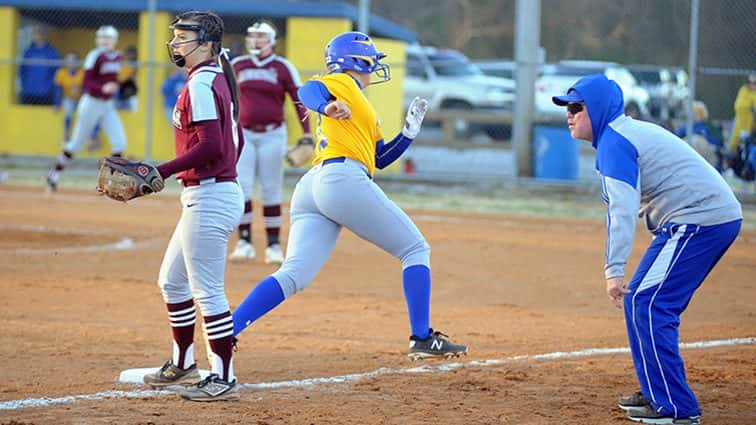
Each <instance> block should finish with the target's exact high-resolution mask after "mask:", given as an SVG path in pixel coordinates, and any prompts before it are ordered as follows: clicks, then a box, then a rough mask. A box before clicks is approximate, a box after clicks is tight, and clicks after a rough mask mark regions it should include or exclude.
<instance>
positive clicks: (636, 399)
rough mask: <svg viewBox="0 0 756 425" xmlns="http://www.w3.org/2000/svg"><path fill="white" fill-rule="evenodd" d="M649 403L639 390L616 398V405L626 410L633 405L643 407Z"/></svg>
mask: <svg viewBox="0 0 756 425" xmlns="http://www.w3.org/2000/svg"><path fill="white" fill-rule="evenodd" d="M649 404H651V400H649V399H647V398H646V397H645V396H644V395H643V393H641V392H640V391H638V392H637V393H633V394H631V395H628V396H624V397H620V398H619V399H617V406H618V407H619V408H620V409H622V410H628V409H631V408H633V407H643V406H647V405H649Z"/></svg>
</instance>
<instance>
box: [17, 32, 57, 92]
mask: <svg viewBox="0 0 756 425" xmlns="http://www.w3.org/2000/svg"><path fill="white" fill-rule="evenodd" d="M40 59H42V60H44V59H47V60H57V59H60V55H59V54H58V51H57V50H56V49H55V47H53V46H51V45H50V44H49V43H45V45H44V46H37V45H36V44H34V43H32V45H31V46H29V48H27V49H26V51H25V52H24V60H32V61H33V60H40ZM57 70H58V66H57V65H54V64H50V65H43V64H34V63H32V64H24V65H21V67H20V70H19V74H20V77H21V92H22V93H23V94H27V95H32V96H53V94H54V93H55V72H56V71H57Z"/></svg>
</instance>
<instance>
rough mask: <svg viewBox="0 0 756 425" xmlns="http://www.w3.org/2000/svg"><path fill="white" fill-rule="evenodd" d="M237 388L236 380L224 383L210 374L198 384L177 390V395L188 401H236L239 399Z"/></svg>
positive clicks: (215, 375)
mask: <svg viewBox="0 0 756 425" xmlns="http://www.w3.org/2000/svg"><path fill="white" fill-rule="evenodd" d="M239 387H240V385H239V384H237V383H236V379H234V380H233V381H230V382H229V381H224V380H222V379H221V378H220V377H219V376H218V375H217V374H215V373H211V374H210V376H208V377H207V378H205V379H203V380H202V381H201V382H200V383H199V384H197V385H195V386H192V387H189V388H184V389H181V390H178V395H179V397H181V398H183V399H184V400H189V401H236V400H239V398H240V396H239Z"/></svg>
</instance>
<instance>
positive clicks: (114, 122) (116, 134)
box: [47, 25, 126, 192]
mask: <svg viewBox="0 0 756 425" xmlns="http://www.w3.org/2000/svg"><path fill="white" fill-rule="evenodd" d="M95 42H96V43H97V48H96V49H94V50H92V51H91V52H89V53H88V54H87V57H86V59H84V83H83V91H84V94H83V95H82V96H81V99H80V100H79V104H78V106H77V107H76V115H77V118H76V125H75V126H74V131H73V136H71V140H69V141H67V142H66V143H65V145H64V146H63V152H61V153H60V154H59V155H58V157H57V158H56V160H55V166H54V167H53V169H52V170H50V172H49V173H48V174H47V188H48V190H50V191H51V192H54V191H55V190H57V188H58V180H59V179H60V174H61V173H62V172H63V170H64V169H65V168H66V165H68V163H69V162H71V160H72V159H73V157H74V155H76V153H77V152H79V151H80V150H81V148H82V147H84V143H85V142H86V141H87V139H89V137H90V136H91V135H92V132H93V130H94V128H95V126H96V125H97V124H98V123H100V126H101V128H102V129H103V130H105V134H107V135H108V140H110V146H111V149H112V151H111V152H112V153H111V155H112V156H121V155H122V154H123V151H125V150H126V133H125V132H124V130H123V125H122V124H121V119H120V118H118V112H117V111H116V107H115V99H113V96H114V95H115V94H116V93H117V92H118V73H119V72H120V71H121V61H122V60H123V56H122V55H121V53H120V52H118V51H116V50H115V45H116V43H117V42H118V31H117V30H116V29H115V28H114V27H112V26H110V25H106V26H102V27H100V28H99V29H98V30H97V33H96V37H95Z"/></svg>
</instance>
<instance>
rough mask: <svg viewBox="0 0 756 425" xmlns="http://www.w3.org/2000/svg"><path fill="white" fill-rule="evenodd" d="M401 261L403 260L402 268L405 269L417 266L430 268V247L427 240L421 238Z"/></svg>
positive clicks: (405, 253) (406, 252)
mask: <svg viewBox="0 0 756 425" xmlns="http://www.w3.org/2000/svg"><path fill="white" fill-rule="evenodd" d="M399 259H400V260H402V267H403V268H405V269H406V268H407V267H410V266H416V265H423V266H425V267H428V268H430V245H428V242H426V241H425V238H420V239H419V240H417V241H416V242H415V243H414V244H413V245H412V246H411V247H410V248H409V249H408V250H407V251H405V252H404V254H403V255H402V256H401V257H399Z"/></svg>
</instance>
